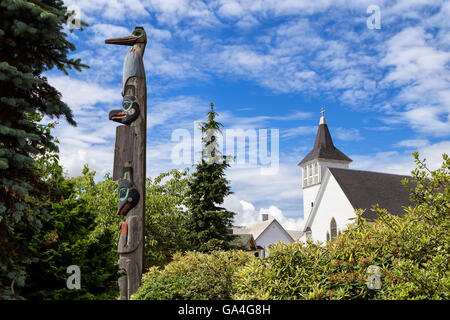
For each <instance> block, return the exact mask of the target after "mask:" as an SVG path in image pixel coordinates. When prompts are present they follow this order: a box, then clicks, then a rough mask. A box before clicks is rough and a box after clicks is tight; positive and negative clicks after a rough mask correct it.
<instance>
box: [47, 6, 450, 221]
mask: <svg viewBox="0 0 450 320" xmlns="http://www.w3.org/2000/svg"><path fill="white" fill-rule="evenodd" d="M65 2H66V4H67V5H68V6H69V7H71V8H73V9H75V10H76V11H77V12H78V13H79V16H80V17H81V18H82V20H84V21H86V22H88V23H89V24H90V26H89V27H87V28H85V30H84V31H79V30H74V32H73V33H70V34H69V39H70V41H72V42H73V43H74V44H75V45H76V47H77V50H76V51H75V52H73V53H72V56H73V57H75V58H81V59H82V61H83V62H84V63H86V64H88V65H90V69H87V70H84V71H83V72H81V73H78V72H71V73H70V76H69V77H65V76H64V75H63V74H61V73H60V72H57V71H51V72H49V73H48V74H47V76H48V78H49V81H50V83H51V84H53V85H54V86H55V87H56V88H57V89H59V90H60V92H61V93H62V95H63V100H64V101H66V102H67V103H68V104H69V106H70V107H71V108H72V110H73V112H74V114H75V120H76V121H77V122H78V126H77V127H76V128H74V127H70V126H69V125H68V124H67V123H65V121H64V120H61V121H60V124H59V125H58V126H57V129H56V130H55V136H57V137H58V138H59V140H60V142H61V144H60V150H61V161H62V164H63V165H64V167H65V170H66V171H67V173H68V175H71V176H72V175H79V174H80V173H81V169H82V167H83V164H84V163H88V164H89V166H90V167H91V168H92V169H94V170H96V171H97V173H98V178H101V177H102V176H103V175H104V174H105V173H106V172H108V171H109V172H110V171H111V168H112V162H113V149H114V135H115V129H114V128H115V127H116V123H113V122H110V121H109V120H108V112H109V110H111V109H116V108H117V107H118V106H120V103H121V95H120V91H121V72H122V63H123V58H124V56H125V54H126V51H127V50H128V49H129V48H127V47H121V46H107V45H105V44H104V40H105V39H106V38H110V37H117V36H125V35H128V34H130V33H131V31H132V30H133V28H134V27H135V26H137V25H139V26H143V27H144V28H145V30H146V32H147V37H148V43H147V47H146V51H145V57H144V65H145V69H146V76H147V89H148V102H147V106H148V115H147V117H148V120H147V121H148V137H147V140H148V146H147V158H148V160H147V174H148V175H150V176H155V175H157V174H158V173H161V172H165V171H167V170H169V169H171V168H183V167H186V166H187V165H177V164H174V163H173V161H171V152H173V149H174V146H175V145H176V144H177V142H176V141H172V134H173V133H174V131H175V130H177V129H185V130H188V131H189V132H190V133H191V134H192V135H193V131H194V129H193V128H194V121H199V120H204V117H205V115H206V112H207V111H208V110H209V102H210V101H213V102H214V103H215V105H216V107H215V110H216V111H217V112H218V113H219V121H221V122H222V123H223V124H224V129H231V128H234V129H244V130H246V129H255V130H258V129H271V128H273V129H278V130H279V169H278V171H277V173H276V174H273V175H262V174H261V171H260V168H259V167H258V166H247V167H237V166H233V167H232V168H231V169H229V170H228V174H227V176H228V178H229V179H230V181H231V186H232V191H234V194H233V195H232V196H230V197H229V198H227V199H226V202H225V206H226V207H228V208H229V209H232V210H234V211H236V212H237V213H238V215H237V217H236V224H250V223H254V222H257V221H259V219H260V214H261V213H269V214H270V215H271V216H272V217H274V218H277V219H278V220H279V221H280V222H281V223H282V224H283V225H284V226H285V227H286V228H288V229H300V227H301V226H302V224H303V212H302V193H301V188H300V185H301V184H300V182H301V173H300V169H299V168H298V167H297V163H298V162H299V161H300V160H301V159H302V158H303V157H304V156H305V155H306V154H307V153H308V152H309V151H310V149H311V148H312V145H313V142H314V137H315V133H316V130H317V125H318V123H319V118H320V110H321V108H322V107H323V108H325V117H326V119H327V123H328V126H329V129H330V131H331V135H332V137H333V139H334V143H335V145H336V146H337V147H338V148H339V149H340V150H341V151H343V152H344V153H345V154H347V155H348V156H349V157H350V158H352V159H353V163H352V164H351V168H353V169H362V170H371V171H379V172H390V173H398V174H408V173H409V172H410V171H411V169H412V168H413V167H414V163H413V160H412V156H411V153H412V152H413V151H416V150H418V151H420V152H421V154H422V155H423V156H425V157H426V158H427V159H428V161H429V162H430V164H431V166H432V167H437V166H438V165H439V163H440V161H441V158H440V155H441V154H442V153H444V152H447V153H449V151H450V140H449V136H450V116H449V112H450V73H449V64H450V50H449V47H450V32H449V30H450V28H449V19H448V17H450V2H448V1H447V2H445V1H433V0H429V1H424V0H405V1H373V0H370V1H341V0H337V1H331V0H327V1H323V0H318V1H303V0H264V1H263V0H252V1H247V0H242V1H237V0H236V1H235V0H229V1H220V0H216V1H199V0H193V1H190V0H146V1H140V0H133V1H118V0H115V1H111V0H99V1H91V0H81V1H65ZM370 5H377V6H379V8H380V14H381V25H380V26H381V28H380V29H369V28H368V27H367V24H366V21H367V19H368V18H369V17H370V16H371V14H370V13H367V11H366V10H367V8H368V7H369V6H370Z"/></svg>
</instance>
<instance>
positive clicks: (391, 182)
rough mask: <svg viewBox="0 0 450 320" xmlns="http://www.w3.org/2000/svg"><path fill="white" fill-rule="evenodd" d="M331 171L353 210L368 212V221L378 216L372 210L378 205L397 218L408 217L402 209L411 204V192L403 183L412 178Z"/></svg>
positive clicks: (361, 172)
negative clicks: (397, 216)
mask: <svg viewBox="0 0 450 320" xmlns="http://www.w3.org/2000/svg"><path fill="white" fill-rule="evenodd" d="M328 169H329V170H330V172H331V174H332V175H333V176H334V177H335V179H336V181H337V182H338V184H339V186H340V187H341V188H342V190H343V191H344V193H345V195H346V197H347V198H348V200H349V201H350V203H351V205H352V206H353V208H355V209H360V208H361V209H366V211H365V212H364V214H363V217H364V218H366V219H376V218H377V217H378V215H377V214H375V213H374V212H372V211H371V210H370V208H371V207H372V205H374V204H378V205H379V206H380V208H384V209H387V211H388V212H389V213H391V214H393V215H402V214H404V213H405V211H404V210H403V208H402V206H409V205H411V202H410V200H409V195H410V192H409V190H408V189H407V188H406V187H405V186H404V185H403V184H402V183H401V180H402V179H404V178H408V179H411V177H410V176H402V175H397V174H388V173H380V172H371V171H360V170H350V169H338V168H328Z"/></svg>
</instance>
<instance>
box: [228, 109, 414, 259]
mask: <svg viewBox="0 0 450 320" xmlns="http://www.w3.org/2000/svg"><path fill="white" fill-rule="evenodd" d="M321 113H322V116H321V117H320V122H319V128H318V130H317V135H316V140H315V142H314V146H313V149H312V150H311V152H309V153H308V154H307V155H306V156H305V158H303V160H302V161H300V163H299V164H298V166H300V167H301V169H302V180H301V181H302V189H303V215H304V221H305V224H304V226H303V228H302V230H301V231H290V230H285V229H284V228H283V227H282V226H281V225H280V224H279V223H278V222H277V221H276V219H268V217H267V216H263V221H262V222H261V223H258V224H256V225H253V226H245V227H234V228H233V231H232V233H233V234H236V235H238V234H239V235H244V234H247V235H252V240H254V243H255V246H256V247H258V248H260V249H261V255H260V256H265V255H266V253H267V249H268V248H269V246H270V245H271V244H273V243H276V242H279V241H283V242H285V243H290V242H294V241H296V240H302V241H306V240H307V239H311V240H313V241H321V242H325V241H330V240H333V239H334V238H335V237H336V236H337V235H338V234H339V233H340V232H341V231H342V230H344V229H345V228H346V227H347V226H348V224H350V223H353V222H354V220H351V218H355V217H356V215H355V210H356V209H365V212H364V214H363V215H362V216H363V217H364V218H366V219H370V220H372V219H376V218H377V216H376V214H375V213H374V212H372V211H371V210H370V208H371V207H372V205H374V204H378V205H379V206H380V207H381V208H384V209H387V210H388V212H390V213H391V214H394V215H402V214H404V210H403V209H402V206H408V205H410V201H409V191H408V190H407V189H406V188H405V186H404V185H403V184H402V183H401V180H403V179H404V178H410V177H408V176H403V175H396V174H388V173H380V172H372V171H361V170H351V169H349V165H350V163H351V162H352V159H350V158H349V157H348V156H346V155H345V154H344V153H343V152H341V151H340V150H339V149H337V148H336V147H335V146H334V144H333V140H332V138H331V134H330V131H329V130H328V125H327V123H326V120H325V117H324V115H323V113H324V111H323V109H322V112H321Z"/></svg>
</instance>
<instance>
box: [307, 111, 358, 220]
mask: <svg viewBox="0 0 450 320" xmlns="http://www.w3.org/2000/svg"><path fill="white" fill-rule="evenodd" d="M320 113H321V114H322V116H321V117H320V121H319V128H318V129H317V134H316V140H315V141H314V147H313V149H312V150H311V151H310V152H309V153H308V154H307V155H306V157H305V158H303V160H302V161H300V163H299V164H298V165H299V166H300V167H301V168H302V188H303V215H304V219H305V221H306V219H307V218H308V216H309V213H310V212H311V210H312V208H313V206H314V201H315V200H316V195H317V192H318V191H319V188H320V185H321V183H322V178H323V177H324V176H325V173H326V170H327V168H348V165H349V164H350V162H352V159H350V158H349V157H347V156H346V155H345V154H344V153H342V152H341V151H340V150H339V149H338V148H336V147H335V146H334V144H333V139H331V134H330V131H329V130H328V125H327V122H326V120H325V116H324V115H323V114H324V113H325V110H324V109H323V108H322V111H321V112H320Z"/></svg>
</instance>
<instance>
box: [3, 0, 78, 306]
mask: <svg viewBox="0 0 450 320" xmlns="http://www.w3.org/2000/svg"><path fill="white" fill-rule="evenodd" d="M71 14H72V13H71V12H68V11H67V8H66V7H64V3H63V1H61V0H33V1H14V0H2V1H1V2H0V248H1V250H0V297H4V298H11V297H13V296H14V294H13V293H14V286H15V285H16V286H22V285H23V284H24V281H25V274H24V272H23V267H24V264H25V263H31V261H32V259H31V257H30V255H29V253H28V252H27V250H25V246H24V242H25V241H26V236H25V235H26V234H28V233H29V232H30V231H31V232H37V231H39V229H40V227H41V226H42V223H41V221H40V217H42V215H45V209H41V208H40V206H39V199H42V198H43V197H46V196H48V195H52V194H53V192H52V190H51V188H50V187H49V186H48V185H47V184H46V183H45V182H44V181H43V179H42V178H41V177H40V173H39V171H38V170H37V169H36V167H35V165H34V163H35V161H36V160H37V159H38V158H39V157H40V156H42V155H44V154H45V153H47V152H51V151H57V149H58V148H57V146H56V144H55V139H54V138H53V137H52V136H51V134H50V130H48V128H45V127H43V126H42V125H39V124H38V122H39V121H40V120H41V118H42V117H43V116H49V117H51V118H53V117H57V118H59V117H60V116H64V117H65V118H66V119H67V121H68V122H69V123H70V124H71V125H75V124H76V123H75V121H74V119H73V116H72V112H71V110H70V108H69V107H68V106H67V105H66V104H65V103H63V102H62V101H61V95H60V93H59V92H58V91H57V90H56V89H55V88H53V87H52V86H51V85H50V84H49V83H48V81H47V79H46V77H44V76H43V75H42V73H43V72H45V71H47V70H50V69H52V68H53V67H56V68H58V69H59V70H61V71H63V72H64V73H65V74H66V75H67V74H68V69H72V68H74V69H76V70H77V71H80V70H81V69H82V68H84V67H87V66H85V65H83V64H81V63H80V60H79V59H77V60H74V59H71V58H69V57H68V54H69V53H70V51H73V50H75V46H74V45H73V44H72V43H70V42H69V41H68V40H67V39H66V37H67V35H66V34H65V33H64V32H63V25H64V24H65V23H66V21H67V19H68V17H69V16H70V15H71ZM83 25H85V24H84V23H83ZM31 200H33V201H31Z"/></svg>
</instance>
